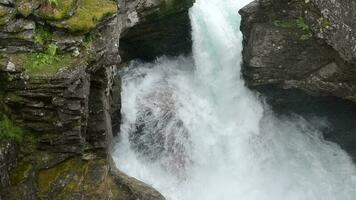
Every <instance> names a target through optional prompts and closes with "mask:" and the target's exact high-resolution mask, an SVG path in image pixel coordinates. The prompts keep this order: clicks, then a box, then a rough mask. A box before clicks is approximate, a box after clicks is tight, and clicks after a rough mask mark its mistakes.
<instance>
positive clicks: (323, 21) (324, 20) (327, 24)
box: [319, 17, 331, 28]
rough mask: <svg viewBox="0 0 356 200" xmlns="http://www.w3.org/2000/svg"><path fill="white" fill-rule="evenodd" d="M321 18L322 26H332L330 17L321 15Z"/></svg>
mask: <svg viewBox="0 0 356 200" xmlns="http://www.w3.org/2000/svg"><path fill="white" fill-rule="evenodd" d="M319 20H320V25H321V27H322V28H328V27H331V22H330V21H329V20H328V19H326V18H324V17H321V18H320V19H319Z"/></svg>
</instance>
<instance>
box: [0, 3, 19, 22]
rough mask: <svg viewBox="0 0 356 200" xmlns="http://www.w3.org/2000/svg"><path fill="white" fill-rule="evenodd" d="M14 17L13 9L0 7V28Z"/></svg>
mask: <svg viewBox="0 0 356 200" xmlns="http://www.w3.org/2000/svg"><path fill="white" fill-rule="evenodd" d="M15 15H16V11H15V10H14V9H13V8H10V7H5V6H2V5H0V27H1V26H3V25H5V24H7V23H8V22H9V21H10V20H11V19H13V18H14V17H15Z"/></svg>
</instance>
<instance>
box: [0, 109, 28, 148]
mask: <svg viewBox="0 0 356 200" xmlns="http://www.w3.org/2000/svg"><path fill="white" fill-rule="evenodd" d="M0 139H13V140H16V141H18V142H21V141H22V140H23V130H22V129H21V128H20V127H18V126H16V125H15V124H14V123H13V122H12V121H11V120H10V119H9V118H8V117H7V116H6V115H4V114H0Z"/></svg>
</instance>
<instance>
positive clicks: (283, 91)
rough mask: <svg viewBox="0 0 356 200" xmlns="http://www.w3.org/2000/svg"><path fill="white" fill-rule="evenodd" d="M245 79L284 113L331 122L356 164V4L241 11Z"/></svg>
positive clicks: (266, 0) (260, 2) (272, 5)
mask: <svg viewBox="0 0 356 200" xmlns="http://www.w3.org/2000/svg"><path fill="white" fill-rule="evenodd" d="M240 14H241V16H242V23H241V30H242V32H243V35H244V38H243V45H244V49H243V75H244V78H245V80H246V84H247V86H248V87H250V88H252V89H255V90H257V91H259V92H261V93H262V94H263V96H264V98H266V100H267V102H268V103H269V104H270V105H272V107H273V108H274V109H275V110H276V111H277V112H278V113H280V114H285V113H289V112H293V113H297V114H299V115H302V116H303V117H305V118H307V119H310V120H312V119H313V117H315V116H320V117H323V118H324V119H326V120H327V121H328V122H329V123H330V124H332V126H331V127H326V128H324V129H323V132H324V136H325V138H326V139H329V140H331V141H334V142H336V143H338V144H340V146H341V147H342V148H344V149H345V150H347V151H348V152H349V153H350V155H351V156H352V157H353V159H354V160H356V151H355V145H354V144H355V142H356V137H355V134H354V133H355V131H356V126H355V123H354V120H355V119H356V114H355V113H356V105H355V103H354V102H356V64H355V62H354V59H355V58H356V53H355V47H356V42H355V33H356V26H355V23H356V21H355V19H356V15H355V1H334V0H320V1H319V0H310V1H304V0H296V1H292V0H287V1H282V0H257V1H254V2H252V3H251V4H249V5H247V6H246V7H244V8H243V9H242V10H240Z"/></svg>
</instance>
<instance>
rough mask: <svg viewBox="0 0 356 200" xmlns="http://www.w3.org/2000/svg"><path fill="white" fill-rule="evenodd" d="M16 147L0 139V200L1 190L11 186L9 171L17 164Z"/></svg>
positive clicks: (10, 142) (11, 142)
mask: <svg viewBox="0 0 356 200" xmlns="http://www.w3.org/2000/svg"><path fill="white" fill-rule="evenodd" d="M17 151H18V146H17V144H16V143H15V142H14V141H11V140H4V139H0V163H1V164H0V198H1V193H3V192H4V191H2V190H1V188H4V187H7V186H9V185H10V184H11V181H10V177H11V170H12V169H13V168H15V166H16V163H17V159H16V158H17Z"/></svg>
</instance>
